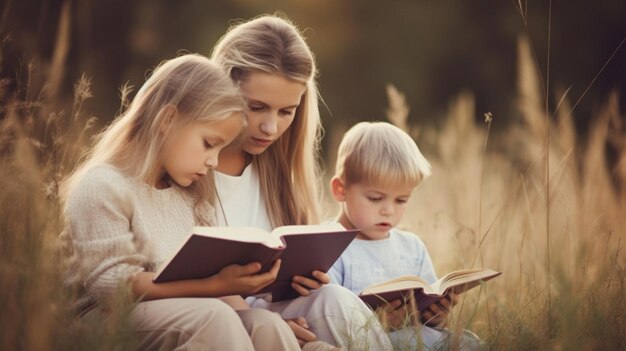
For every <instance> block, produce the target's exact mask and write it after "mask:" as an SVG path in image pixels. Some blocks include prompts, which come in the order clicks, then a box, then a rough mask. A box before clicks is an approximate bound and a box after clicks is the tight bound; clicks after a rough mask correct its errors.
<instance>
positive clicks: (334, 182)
mask: <svg viewBox="0 0 626 351" xmlns="http://www.w3.org/2000/svg"><path fill="white" fill-rule="evenodd" d="M330 190H331V191H332V193H333V197H334V198H335V200H337V201H345V200H346V186H345V184H344V182H343V180H342V179H341V178H339V177H337V176H335V177H333V179H331V180H330Z"/></svg>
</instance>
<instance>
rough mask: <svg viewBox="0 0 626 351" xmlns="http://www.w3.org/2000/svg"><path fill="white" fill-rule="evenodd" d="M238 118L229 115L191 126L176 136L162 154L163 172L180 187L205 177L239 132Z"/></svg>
mask: <svg viewBox="0 0 626 351" xmlns="http://www.w3.org/2000/svg"><path fill="white" fill-rule="evenodd" d="M174 118H176V117H174ZM240 118H241V117H240V116H238V115H232V116H230V117H227V118H226V119H223V120H221V121H217V122H198V123H191V124H189V125H187V126H185V127H184V128H182V129H181V130H180V131H178V132H175V134H174V135H173V137H172V139H171V140H170V141H169V143H167V145H166V147H165V152H164V153H163V158H162V172H163V173H167V174H168V175H169V177H170V178H171V179H172V180H173V181H175V182H176V183H177V184H178V185H180V186H183V187H187V186H189V185H191V183H193V182H194V181H196V180H198V179H200V178H201V177H204V176H205V175H206V174H207V172H208V170H209V168H215V167H216V166H217V157H218V155H219V152H220V151H221V150H222V148H224V146H226V145H228V144H229V143H230V142H231V141H233V139H234V138H235V137H236V136H237V135H238V134H239V132H240V131H241V127H242V121H241V119H240Z"/></svg>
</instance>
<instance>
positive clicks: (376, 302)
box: [359, 269, 502, 312]
mask: <svg viewBox="0 0 626 351" xmlns="http://www.w3.org/2000/svg"><path fill="white" fill-rule="evenodd" d="M500 274H502V272H497V271H494V270H492V269H473V270H458V271H453V272H450V273H448V274H446V275H445V276H443V277H441V278H440V279H439V280H437V281H436V282H434V283H433V284H432V285H431V284H428V283H427V282H426V281H424V280H423V279H421V278H420V277H418V276H411V275H409V276H403V277H399V278H396V279H392V280H389V281H386V282H382V283H379V284H375V285H371V286H369V287H367V288H365V289H363V291H362V292H361V293H360V294H359V297H360V298H361V300H363V302H365V303H366V304H367V305H369V306H370V307H371V308H372V309H376V308H378V307H381V306H383V305H386V304H387V303H390V302H391V301H393V300H396V299H400V300H402V301H407V300H408V298H409V295H410V294H411V292H412V293H413V294H414V295H415V302H416V304H417V308H418V310H419V311H420V312H423V311H425V310H426V309H427V308H428V306H430V305H431V304H432V303H434V302H436V301H437V300H439V299H440V298H442V297H444V296H445V295H446V294H447V293H449V292H451V291H453V292H454V293H456V294H460V293H463V292H465V291H467V290H470V289H472V288H474V287H476V286H478V285H480V284H481V283H483V282H486V281H488V280H490V279H492V278H495V277H497V276H499V275H500Z"/></svg>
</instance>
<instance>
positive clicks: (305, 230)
mask: <svg viewBox="0 0 626 351" xmlns="http://www.w3.org/2000/svg"><path fill="white" fill-rule="evenodd" d="M343 231H346V228H344V226H342V225H341V224H339V223H336V222H333V223H325V224H311V225H286V226H282V227H278V228H275V229H274V230H273V231H272V233H271V235H272V236H273V237H276V238H280V237H281V236H283V235H298V234H311V233H327V232H328V233H330V232H343Z"/></svg>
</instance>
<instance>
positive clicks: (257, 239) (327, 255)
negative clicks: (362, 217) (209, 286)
mask: <svg viewBox="0 0 626 351" xmlns="http://www.w3.org/2000/svg"><path fill="white" fill-rule="evenodd" d="M357 233H358V230H347V229H345V228H344V227H343V226H342V225H341V224H339V223H328V224H319V225H294V226H283V227H278V228H276V229H274V230H273V231H272V232H271V233H268V232H267V231H265V230H263V229H258V228H252V227H194V228H193V230H192V233H191V235H190V236H189V238H188V239H187V240H186V241H185V243H183V245H182V246H181V248H180V249H179V250H178V252H177V253H176V254H175V255H174V257H172V258H171V259H170V260H169V261H168V262H167V263H165V264H164V265H162V266H161V268H160V270H159V271H158V272H157V276H156V278H155V279H154V282H155V283H161V282H169V281H174V280H184V279H200V278H206V277H210V276H212V275H214V274H216V273H218V272H219V271H220V270H221V269H222V268H223V267H225V266H228V265H231V264H241V265H243V264H248V263H251V262H259V263H261V265H262V268H261V272H265V271H268V270H269V269H270V268H271V267H272V264H273V262H274V261H275V260H276V259H277V258H279V257H280V259H281V260H282V263H281V265H280V271H279V272H278V277H277V279H276V280H275V281H274V282H273V283H272V284H271V285H269V286H267V287H265V288H264V289H263V290H261V291H260V292H259V293H258V295H267V294H271V295H272V301H283V300H289V299H293V298H296V297H298V296H299V294H298V293H297V292H296V291H295V290H293V288H292V287H291V281H292V278H293V276H294V275H302V276H305V277H312V275H311V272H312V271H313V270H319V271H322V272H326V271H328V270H329V269H330V267H332V265H333V264H334V263H335V261H336V260H337V259H338V258H339V256H341V254H342V253H343V251H344V250H345V249H346V247H348V245H349V244H350V243H351V242H352V240H353V239H354V238H355V237H356V235H357Z"/></svg>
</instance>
